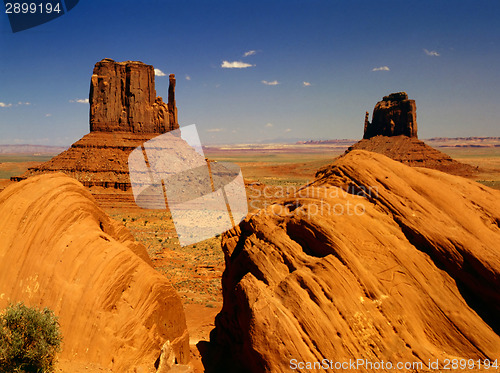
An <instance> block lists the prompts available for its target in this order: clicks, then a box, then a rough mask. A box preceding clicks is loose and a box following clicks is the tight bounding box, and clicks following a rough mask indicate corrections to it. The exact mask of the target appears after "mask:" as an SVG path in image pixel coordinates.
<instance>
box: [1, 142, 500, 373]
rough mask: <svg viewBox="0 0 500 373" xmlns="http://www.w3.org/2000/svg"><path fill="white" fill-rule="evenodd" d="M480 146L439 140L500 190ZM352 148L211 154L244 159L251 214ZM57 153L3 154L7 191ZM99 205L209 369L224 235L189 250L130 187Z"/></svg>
mask: <svg viewBox="0 0 500 373" xmlns="http://www.w3.org/2000/svg"><path fill="white" fill-rule="evenodd" d="M498 143H500V140H498V141H497V144H493V145H496V147H495V146H488V147H479V146H475V145H477V144H475V143H474V140H470V141H466V140H462V142H461V143H458V142H456V141H455V142H453V141H451V140H448V141H445V140H441V141H439V140H436V141H434V142H431V145H432V146H434V147H437V148H438V149H439V150H441V151H443V152H445V153H447V154H449V155H450V156H452V157H453V158H454V159H456V160H458V161H460V162H463V163H467V164H470V165H473V166H478V167H479V168H480V169H481V172H480V173H478V174H477V175H476V176H475V178H474V179H475V180H476V181H478V182H480V183H482V184H484V185H486V186H489V187H491V188H494V189H500V147H499V145H498ZM344 150H345V146H343V145H339V146H335V145H332V144H294V145H259V146H244V145H241V146H231V147H223V146H219V147H216V146H213V147H208V148H207V149H206V156H207V157H208V158H210V159H213V160H219V161H230V162H234V163H237V164H238V165H239V166H240V167H241V169H242V172H243V175H244V178H245V186H246V189H247V197H248V202H249V211H250V212H251V211H255V210H257V209H259V208H262V207H265V206H267V205H269V204H270V202H271V201H273V200H276V199H279V198H280V197H285V196H286V193H287V192H293V191H294V190H296V189H297V188H298V187H300V186H302V185H304V184H306V183H307V182H309V181H310V180H312V179H313V178H314V175H315V173H316V171H317V170H318V169H320V168H321V167H324V166H326V165H328V164H330V163H332V161H333V160H334V158H335V157H337V156H339V155H341V154H342V153H343V152H344ZM50 157H51V155H50V154H44V155H32V154H0V191H1V190H3V189H4V188H5V187H6V186H7V185H9V184H11V183H13V182H11V181H9V177H11V176H15V175H19V174H22V173H23V172H24V171H25V170H26V169H27V168H28V167H32V166H34V165H36V164H37V163H40V162H43V161H46V160H47V159H49V158H50ZM90 191H91V192H92V194H93V195H94V198H95V199H96V201H97V203H98V204H99V205H100V207H102V208H103V209H104V211H105V212H106V213H107V214H108V215H109V216H110V217H111V218H112V219H114V220H116V221H118V222H120V223H121V224H123V225H125V226H126V227H127V228H128V229H129V231H130V232H131V233H132V235H133V236H134V238H135V239H136V240H137V241H139V242H140V243H142V244H143V245H144V246H145V247H146V248H147V251H148V254H149V255H150V257H151V259H152V261H153V263H154V267H155V268H156V270H157V271H159V272H160V273H162V274H164V275H165V276H166V277H167V278H168V280H169V281H170V282H171V283H172V284H173V286H174V288H175V289H176V291H177V292H178V293H179V295H180V296H181V298H182V301H183V306H184V310H185V314H186V321H187V326H188V330H189V334H190V346H191V354H192V358H193V359H192V362H191V365H192V366H193V368H194V369H195V371H197V372H202V371H203V366H202V364H201V359H200V354H199V352H198V350H197V348H196V344H197V343H198V342H199V341H203V340H205V341H207V340H208V339H209V333H210V331H211V330H212V329H213V328H214V318H215V316H216V315H217V313H219V312H220V310H221V307H222V291H221V276H222V273H223V271H224V255H223V252H222V250H221V237H220V236H217V237H214V238H212V239H208V240H205V241H203V242H199V243H197V244H193V245H190V246H186V247H181V246H180V245H179V242H178V240H177V238H176V233H175V229H174V226H173V223H172V220H171V217H170V213H169V212H168V211H163V210H145V209H141V208H139V207H137V206H136V205H135V203H134V200H133V196H132V194H131V193H130V192H123V191H118V190H114V189H105V188H100V187H93V188H91V189H90ZM56 371H58V372H68V373H69V372H71V373H79V372H105V371H107V369H105V368H104V367H100V366H95V365H89V364H87V365H85V364H83V365H81V366H80V365H75V364H72V363H71V362H68V361H60V362H59V365H58V367H57V370H56Z"/></svg>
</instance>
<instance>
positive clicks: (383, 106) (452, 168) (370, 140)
mask: <svg viewBox="0 0 500 373" xmlns="http://www.w3.org/2000/svg"><path fill="white" fill-rule="evenodd" d="M368 116H369V114H368V112H366V115H365V126H364V135H363V139H362V140H361V141H359V142H357V143H356V144H354V145H352V146H351V147H349V148H348V149H347V151H346V154H347V153H349V152H350V151H352V150H367V151H371V152H376V153H380V154H383V155H385V156H387V157H389V158H392V159H394V160H396V161H398V162H401V163H404V164H406V165H408V166H412V167H427V168H433V169H435V170H439V171H443V172H448V173H451V174H453V175H459V176H466V177H467V176H473V175H474V174H475V173H477V171H478V170H477V167H474V166H470V165H468V164H464V163H460V162H457V161H455V160H454V159H452V158H451V157H450V156H448V155H447V154H445V153H443V152H440V151H439V150H437V149H434V148H432V147H430V146H428V145H427V144H425V143H424V142H422V141H420V140H418V134H417V109H416V105H415V100H409V99H408V95H407V94H406V92H398V93H391V94H390V95H388V96H385V97H384V98H383V99H382V101H379V102H378V103H377V104H376V105H375V108H374V109H373V117H372V122H371V123H370V122H369V120H368Z"/></svg>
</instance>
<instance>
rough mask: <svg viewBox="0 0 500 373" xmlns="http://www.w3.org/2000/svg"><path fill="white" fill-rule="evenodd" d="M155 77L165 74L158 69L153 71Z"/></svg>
mask: <svg viewBox="0 0 500 373" xmlns="http://www.w3.org/2000/svg"><path fill="white" fill-rule="evenodd" d="M155 76H167V74H165V73H164V72H163V71H161V70H160V69H155Z"/></svg>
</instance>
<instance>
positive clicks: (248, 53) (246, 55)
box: [243, 50, 257, 57]
mask: <svg viewBox="0 0 500 373" xmlns="http://www.w3.org/2000/svg"><path fill="white" fill-rule="evenodd" d="M254 54H257V51H254V50H251V51H247V52H245V53H243V57H248V56H253V55H254Z"/></svg>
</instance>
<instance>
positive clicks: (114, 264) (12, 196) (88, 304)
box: [0, 174, 189, 373]
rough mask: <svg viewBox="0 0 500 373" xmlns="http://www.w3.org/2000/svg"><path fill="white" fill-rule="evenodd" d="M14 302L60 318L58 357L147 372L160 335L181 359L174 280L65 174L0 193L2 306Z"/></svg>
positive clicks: (183, 335)
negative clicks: (60, 338)
mask: <svg viewBox="0 0 500 373" xmlns="http://www.w3.org/2000/svg"><path fill="white" fill-rule="evenodd" d="M18 301H23V302H24V303H25V304H27V305H29V306H37V307H42V308H43V307H49V308H51V309H53V310H54V312H55V314H56V315H58V316H59V323H60V326H61V331H62V334H63V338H64V343H63V351H62V353H61V359H65V360H70V361H74V362H87V363H96V364H100V365H102V366H104V367H107V368H110V369H112V370H113V372H120V373H122V372H150V371H155V369H154V364H155V361H156V360H157V359H158V358H159V357H160V353H161V351H162V346H164V345H165V343H167V342H168V344H169V346H170V348H171V352H170V354H171V355H172V356H174V357H175V360H176V361H177V363H179V364H185V363H187V362H188V360H189V336H188V333H187V329H186V322H185V315H184V311H183V307H182V303H181V299H180V297H179V296H178V295H177V293H176V292H175V290H174V288H173V287H172V286H171V284H170V283H169V281H168V280H167V279H166V277H164V276H163V275H161V274H160V273H159V272H157V271H156V270H155V269H154V268H153V266H152V264H151V262H150V260H149V256H148V254H147V251H146V249H145V248H144V246H142V245H141V244H139V243H137V242H136V241H134V239H133V237H132V235H131V234H130V233H129V232H128V230H127V229H126V228H125V227H123V226H122V225H121V224H118V223H117V222H115V221H113V220H111V219H110V218H109V217H108V216H107V215H106V214H105V213H104V212H103V211H102V210H101V209H100V208H99V207H98V206H97V205H96V203H95V201H94V199H93V198H92V196H91V195H90V193H89V192H87V191H86V190H85V188H83V187H82V185H81V184H80V183H79V182H77V181H76V180H74V179H73V178H70V177H68V176H66V175H64V174H51V175H41V176H36V177H33V178H30V179H28V180H25V181H23V182H21V183H16V184H13V185H11V186H9V187H8V188H6V189H5V190H4V191H3V192H2V193H1V194H0V309H3V308H4V307H6V306H7V304H8V303H9V302H18ZM134 369H137V370H134Z"/></svg>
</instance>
